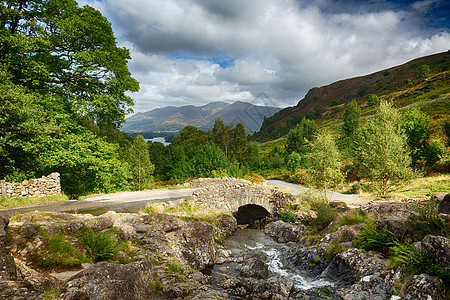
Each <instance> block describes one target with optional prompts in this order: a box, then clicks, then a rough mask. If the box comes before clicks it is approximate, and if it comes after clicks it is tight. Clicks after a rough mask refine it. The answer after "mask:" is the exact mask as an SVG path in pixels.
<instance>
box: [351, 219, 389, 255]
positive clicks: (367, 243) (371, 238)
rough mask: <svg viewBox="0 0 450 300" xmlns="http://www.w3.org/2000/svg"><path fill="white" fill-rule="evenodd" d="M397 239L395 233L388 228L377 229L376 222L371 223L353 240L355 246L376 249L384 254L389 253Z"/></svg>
mask: <svg viewBox="0 0 450 300" xmlns="http://www.w3.org/2000/svg"><path fill="white" fill-rule="evenodd" d="M395 242H398V241H397V238H396V237H395V235H394V234H393V233H392V232H390V231H389V230H387V229H386V228H382V229H377V228H376V226H375V224H373V223H370V224H367V225H366V226H364V227H363V230H362V231H361V232H360V233H359V234H358V235H357V236H356V238H355V239H354V240H353V244H354V246H356V247H358V248H361V249H364V250H374V251H377V252H380V253H382V254H384V255H386V254H387V253H388V250H389V248H390V247H391V246H393V245H394V243H395Z"/></svg>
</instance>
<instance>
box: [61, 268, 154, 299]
mask: <svg viewBox="0 0 450 300" xmlns="http://www.w3.org/2000/svg"><path fill="white" fill-rule="evenodd" d="M158 282H159V281H158V276H157V275H156V273H155V271H154V267H153V265H152V263H151V262H150V261H148V260H142V261H139V262H135V263H130V264H126V265H120V264H114V263H107V262H100V263H97V264H95V265H93V266H91V267H89V268H87V269H85V270H83V271H82V272H80V273H78V274H77V275H75V276H73V277H71V278H70V279H69V281H68V282H67V283H66V284H65V285H64V286H63V288H62V291H63V294H62V295H61V299H66V300H72V299H73V300H79V299H92V300H96V299H98V300H100V299H136V300H141V299H142V300H146V299H160V298H162V297H161V295H159V292H160V291H159V286H158Z"/></svg>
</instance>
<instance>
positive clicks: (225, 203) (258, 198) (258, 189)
mask: <svg viewBox="0 0 450 300" xmlns="http://www.w3.org/2000/svg"><path fill="white" fill-rule="evenodd" d="M188 185H190V186H193V187H199V188H200V189H199V190H196V191H194V193H193V195H192V196H191V197H190V198H189V200H188V201H189V203H190V204H192V205H194V206H199V207H202V208H204V209H205V210H216V211H224V212H236V211H237V210H238V208H239V207H241V206H244V205H248V204H255V205H259V206H262V207H264V208H265V209H266V210H267V211H268V212H269V213H270V214H274V213H276V212H278V210H279V208H281V207H283V206H284V205H285V204H287V203H291V202H293V201H294V197H293V196H292V195H291V194H289V193H284V192H282V191H280V190H279V189H277V188H275V187H269V186H266V185H261V184H256V183H252V182H251V181H248V180H244V179H236V178H225V177H224V178H199V179H194V180H192V181H191V182H189V183H188Z"/></svg>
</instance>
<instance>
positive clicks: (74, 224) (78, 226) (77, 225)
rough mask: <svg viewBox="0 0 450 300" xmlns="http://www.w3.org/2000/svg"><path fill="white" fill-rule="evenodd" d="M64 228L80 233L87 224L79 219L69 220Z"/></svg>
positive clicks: (69, 231) (70, 231)
mask: <svg viewBox="0 0 450 300" xmlns="http://www.w3.org/2000/svg"><path fill="white" fill-rule="evenodd" d="M62 228H63V229H64V230H65V231H67V232H68V233H80V232H83V231H85V230H86V225H84V223H82V222H79V221H69V222H66V223H64V224H63V225H62Z"/></svg>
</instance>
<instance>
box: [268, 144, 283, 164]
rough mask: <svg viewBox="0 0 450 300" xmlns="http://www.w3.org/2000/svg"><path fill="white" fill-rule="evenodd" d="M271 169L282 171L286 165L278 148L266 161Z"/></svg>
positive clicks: (275, 148) (273, 150)
mask: <svg viewBox="0 0 450 300" xmlns="http://www.w3.org/2000/svg"><path fill="white" fill-rule="evenodd" d="M266 163H267V165H268V167H269V168H272V169H280V168H281V167H283V165H284V161H283V153H282V152H281V150H280V148H278V146H275V147H274V148H273V149H272V152H270V154H269V157H268V158H267V160H266Z"/></svg>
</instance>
